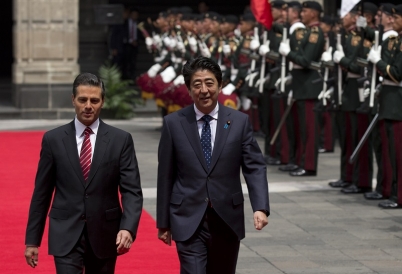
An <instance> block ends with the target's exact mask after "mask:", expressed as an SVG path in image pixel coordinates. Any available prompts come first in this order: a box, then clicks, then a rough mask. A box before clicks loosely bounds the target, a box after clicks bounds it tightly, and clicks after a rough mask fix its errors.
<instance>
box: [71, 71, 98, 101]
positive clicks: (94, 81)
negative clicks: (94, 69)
mask: <svg viewBox="0 0 402 274" xmlns="http://www.w3.org/2000/svg"><path fill="white" fill-rule="evenodd" d="M78 86H92V87H100V88H101V90H102V93H101V94H102V99H104V98H105V95H106V91H105V85H104V84H103V82H102V80H101V79H100V78H99V77H98V76H96V75H95V74H92V73H89V72H83V73H80V74H79V75H78V76H77V77H76V78H75V80H74V84H73V96H74V98H75V96H77V88H78Z"/></svg>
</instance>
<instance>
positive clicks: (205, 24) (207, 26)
mask: <svg viewBox="0 0 402 274" xmlns="http://www.w3.org/2000/svg"><path fill="white" fill-rule="evenodd" d="M211 22H212V20H211V19H210V18H205V19H204V30H205V31H206V32H207V33H209V32H210V27H209V25H210V24H211Z"/></svg>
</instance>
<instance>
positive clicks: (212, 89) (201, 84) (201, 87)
mask: <svg viewBox="0 0 402 274" xmlns="http://www.w3.org/2000/svg"><path fill="white" fill-rule="evenodd" d="M221 90H222V86H219V85H218V80H216V77H215V75H214V74H213V73H212V72H210V71H209V70H198V71H196V72H195V73H194V75H193V76H192V77H191V80H190V90H189V92H190V96H191V98H192V99H193V101H194V104H195V106H196V107H197V109H198V110H200V111H201V112H202V113H204V114H208V113H210V112H211V111H212V110H214V108H215V107H216V104H217V103H218V95H219V93H220V92H221Z"/></svg>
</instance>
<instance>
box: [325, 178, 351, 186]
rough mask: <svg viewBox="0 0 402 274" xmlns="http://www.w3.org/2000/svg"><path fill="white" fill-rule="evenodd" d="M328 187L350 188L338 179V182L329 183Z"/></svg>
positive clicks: (347, 183)
mask: <svg viewBox="0 0 402 274" xmlns="http://www.w3.org/2000/svg"><path fill="white" fill-rule="evenodd" d="M328 185H329V186H330V187H335V188H338V187H342V188H343V187H348V186H350V182H345V181H343V180H342V179H339V180H338V181H333V182H329V183H328Z"/></svg>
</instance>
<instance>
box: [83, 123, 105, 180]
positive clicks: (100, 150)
mask: <svg viewBox="0 0 402 274" xmlns="http://www.w3.org/2000/svg"><path fill="white" fill-rule="evenodd" d="M107 133H108V130H107V129H106V126H105V124H104V123H103V122H102V120H100V121H99V129H98V134H97V136H96V141H95V151H94V155H93V157H92V163H91V169H90V171H89V175H88V181H87V183H86V184H85V187H88V185H89V184H90V183H91V182H92V179H93V178H94V176H95V174H96V172H97V171H98V168H99V165H100V164H101V162H102V159H103V156H104V155H105V151H106V149H107V146H108V145H109V138H108V137H106V135H107Z"/></svg>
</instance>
